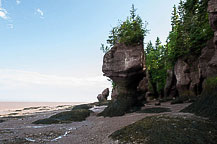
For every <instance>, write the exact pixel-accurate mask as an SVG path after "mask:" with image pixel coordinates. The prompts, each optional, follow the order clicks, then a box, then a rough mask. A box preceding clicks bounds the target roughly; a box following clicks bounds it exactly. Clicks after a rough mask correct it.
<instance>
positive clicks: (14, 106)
mask: <svg viewBox="0 0 217 144" xmlns="http://www.w3.org/2000/svg"><path fill="white" fill-rule="evenodd" d="M78 104H85V102H0V117H1V116H8V115H11V114H14V115H16V116H17V115H19V116H20V115H25V114H33V113H36V112H39V111H52V110H57V109H62V108H66V107H71V106H74V105H78Z"/></svg>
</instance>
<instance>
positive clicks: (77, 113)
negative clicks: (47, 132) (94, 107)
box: [33, 109, 91, 124]
mask: <svg viewBox="0 0 217 144" xmlns="http://www.w3.org/2000/svg"><path fill="white" fill-rule="evenodd" d="M90 113H91V111H90V110H87V109H75V110H71V111H66V112H61V113H58V114H55V115H53V116H51V117H49V118H46V119H40V120H37V121H34V122H33V124H59V123H70V122H74V121H75V122H77V121H83V120H85V119H86V118H87V117H88V116H90Z"/></svg>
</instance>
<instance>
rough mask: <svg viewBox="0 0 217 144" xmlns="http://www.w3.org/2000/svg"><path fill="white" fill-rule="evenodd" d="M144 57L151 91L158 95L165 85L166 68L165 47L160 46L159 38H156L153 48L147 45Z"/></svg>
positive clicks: (151, 45) (150, 44) (150, 43)
mask: <svg viewBox="0 0 217 144" xmlns="http://www.w3.org/2000/svg"><path fill="white" fill-rule="evenodd" d="M145 55H146V67H147V70H148V72H149V75H150V83H151V85H152V90H153V91H156V92H157V93H160V92H161V91H163V89H164V85H165V83H166V66H165V47H164V46H163V45H162V44H161V41H160V39H159V38H157V40H156V42H155V46H153V44H152V42H149V43H148V44H147V47H146V53H145ZM155 88H156V90H155Z"/></svg>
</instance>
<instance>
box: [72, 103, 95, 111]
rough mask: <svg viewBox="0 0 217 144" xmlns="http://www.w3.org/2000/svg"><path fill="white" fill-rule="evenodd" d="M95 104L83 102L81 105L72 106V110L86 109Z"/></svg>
mask: <svg viewBox="0 0 217 144" xmlns="http://www.w3.org/2000/svg"><path fill="white" fill-rule="evenodd" d="M92 107H93V105H91V104H81V105H76V106H74V107H73V108H72V110H78V109H86V110H89V109H90V108H92Z"/></svg>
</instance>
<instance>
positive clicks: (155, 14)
mask: <svg viewBox="0 0 217 144" xmlns="http://www.w3.org/2000/svg"><path fill="white" fill-rule="evenodd" d="M178 2H179V0H0V3H1V5H0V101H85V102H86V101H87V102H89V101H96V96H97V94H98V93H100V92H101V91H102V90H103V89H104V88H106V87H108V86H110V83H109V82H107V80H106V78H103V77H102V72H101V65H102V58H103V53H102V52H101V51H100V45H101V43H105V42H106V39H107V36H108V34H109V31H110V30H111V28H112V27H113V26H116V25H117V24H118V20H125V19H126V17H127V16H129V10H130V8H131V5H132V4H134V5H135V7H136V8H137V9H138V10H137V13H138V14H139V15H140V16H141V18H142V19H143V20H144V21H147V22H148V29H150V33H149V34H148V36H147V37H146V38H145V42H148V41H149V40H152V41H155V39H156V37H157V36H159V37H160V38H161V40H162V41H163V42H164V41H165V40H166V37H167V36H168V33H169V30H170V17H171V12H172V7H173V5H174V4H177V3H178Z"/></svg>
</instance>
